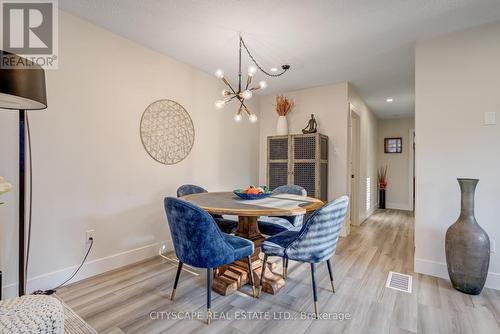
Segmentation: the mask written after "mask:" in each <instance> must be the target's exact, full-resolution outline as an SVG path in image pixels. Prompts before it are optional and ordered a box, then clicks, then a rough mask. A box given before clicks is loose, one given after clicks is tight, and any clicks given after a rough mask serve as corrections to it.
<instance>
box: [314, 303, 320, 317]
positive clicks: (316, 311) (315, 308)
mask: <svg viewBox="0 0 500 334" xmlns="http://www.w3.org/2000/svg"><path fill="white" fill-rule="evenodd" d="M314 313H316V319H318V318H319V305H318V302H314Z"/></svg>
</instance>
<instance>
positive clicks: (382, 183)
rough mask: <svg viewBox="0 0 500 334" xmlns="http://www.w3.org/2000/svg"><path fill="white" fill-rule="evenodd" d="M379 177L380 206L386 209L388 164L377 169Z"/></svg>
mask: <svg viewBox="0 0 500 334" xmlns="http://www.w3.org/2000/svg"><path fill="white" fill-rule="evenodd" d="M377 178H378V189H379V192H378V207H379V209H385V190H386V189H387V166H384V167H380V168H379V169H378V170H377Z"/></svg>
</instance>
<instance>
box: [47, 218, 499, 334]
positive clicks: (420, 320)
mask: <svg viewBox="0 0 500 334" xmlns="http://www.w3.org/2000/svg"><path fill="white" fill-rule="evenodd" d="M413 221H414V219H413V216H412V214H411V213H410V212H405V211H397V210H383V211H378V212H376V213H375V214H374V215H372V216H371V217H370V218H369V219H368V220H367V221H366V222H365V223H364V224H363V225H361V226H359V227H356V226H354V227H352V229H351V234H350V235H349V236H348V237H346V238H341V239H340V241H339V244H338V248H337V253H336V254H335V256H334V257H333V262H332V265H333V271H334V277H335V282H336V289H337V292H336V293H335V294H332V293H331V290H330V282H329V278H328V272H327V268H326V265H325V264H320V265H319V266H318V268H317V277H318V294H319V305H320V311H321V312H326V313H327V314H333V313H334V312H342V313H344V314H346V313H349V314H350V316H351V319H349V320H343V321H339V320H332V319H330V320H313V319H309V320H277V319H274V320H263V319H261V320H235V319H232V320H221V319H219V320H215V321H214V322H213V323H212V324H211V325H210V326H207V325H206V324H205V323H204V322H203V321H202V320H198V319H195V320H171V319H169V320H167V319H163V320H152V319H151V315H150V314H151V312H156V311H159V312H176V311H180V312H188V311H189V312H202V313H203V314H204V312H205V305H206V304H205V303H206V295H205V284H206V276H205V272H206V271H204V270H199V272H200V274H201V275H200V276H194V275H191V274H189V273H187V272H182V274H181V279H180V282H179V287H178V289H177V295H176V299H175V301H171V300H170V298H169V297H170V292H171V290H172V285H173V281H174V277H175V270H176V266H175V264H172V263H170V262H168V261H165V260H163V259H161V258H160V257H157V258H153V259H150V260H148V261H144V262H141V263H138V264H134V265H131V266H127V267H123V268H120V269H118V270H114V271H112V272H108V273H105V274H102V275H99V276H96V277H93V278H89V279H86V280H83V281H80V282H78V283H75V284H72V285H70V286H67V287H65V288H62V289H60V290H59V291H58V293H57V294H58V296H59V297H60V298H61V299H62V300H64V301H65V302H66V303H67V304H68V305H69V306H71V307H72V308H73V309H74V310H75V312H76V313H77V314H79V315H80V316H81V317H82V318H83V319H85V320H86V321H87V322H89V323H90V324H91V325H92V326H93V327H94V328H95V329H96V330H97V331H98V332H99V333H113V334H118V333H163V332H165V333H166V332H168V333H192V332H202V333H274V334H276V333H282V334H283V333H286V334H292V333H416V332H418V333H500V330H499V323H500V291H495V290H490V289H485V290H483V292H482V294H481V295H479V296H469V295H465V294H462V293H460V292H458V291H455V290H454V289H453V288H452V287H451V285H450V283H449V281H447V280H444V279H439V278H435V277H431V276H426V275H420V274H415V273H414V272H413V254H414V242H413V230H414V227H413ZM277 263H278V268H277V270H276V272H278V273H280V272H281V267H280V265H281V261H278V262H277ZM389 271H397V272H402V273H406V274H410V275H412V276H413V293H411V294H408V293H405V292H399V291H395V290H391V289H388V288H386V287H385V282H386V279H387V275H388V272H389ZM250 293H251V289H250V287H249V286H246V287H245V288H244V289H243V291H242V292H238V293H236V294H233V295H230V296H220V295H218V294H216V293H213V294H212V300H213V301H212V310H213V311H217V312H227V313H224V314H228V315H229V316H232V317H234V316H235V315H236V314H237V313H238V314H239V315H241V314H242V313H239V312H242V311H246V312H267V313H264V314H267V315H270V316H271V317H273V316H276V317H278V316H280V314H281V315H283V316H288V315H292V316H297V317H299V318H300V312H302V311H304V312H312V311H313V303H312V292H311V278H310V268H309V265H307V264H299V263H295V262H290V264H289V276H288V278H287V280H286V286H285V287H284V288H283V289H282V290H281V291H280V292H279V294H277V295H274V296H273V295H268V294H263V295H262V296H261V298H260V299H253V298H252V297H250ZM279 312H287V313H279ZM254 314H256V313H249V315H254ZM164 318H165V316H164Z"/></svg>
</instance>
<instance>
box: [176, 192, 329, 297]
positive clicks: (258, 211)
mask: <svg viewBox="0 0 500 334" xmlns="http://www.w3.org/2000/svg"><path fill="white" fill-rule="evenodd" d="M181 198H182V199H183V200H185V201H188V202H190V203H193V204H195V205H197V206H199V207H201V208H202V209H204V210H205V211H207V212H208V213H210V214H219V215H233V216H238V229H237V230H236V235H237V236H239V237H242V238H245V239H248V240H251V241H252V242H253V243H254V245H255V251H254V253H253V254H252V269H253V273H252V274H253V275H254V282H258V280H259V278H260V273H261V268H262V265H263V263H262V260H261V259H260V257H259V254H260V244H261V242H262V241H263V240H265V237H264V236H263V235H262V234H261V233H260V231H259V228H258V226H257V220H258V218H259V217H260V216H298V215H304V214H306V213H309V212H312V211H314V210H317V209H319V208H320V207H321V206H323V202H322V201H320V200H319V199H316V198H312V197H307V196H299V195H291V194H273V195H272V196H270V197H267V198H263V199H258V200H242V199H240V198H239V197H238V196H236V195H235V194H233V193H232V192H212V193H199V194H193V195H187V196H184V197H181ZM270 266H271V269H272V264H271V265H270ZM248 275H249V272H248V265H247V263H246V261H245V260H244V259H242V260H239V261H236V262H234V263H232V264H229V265H226V266H224V267H221V268H218V269H217V270H216V271H215V277H214V280H213V285H212V288H213V290H214V291H215V292H217V293H219V294H221V295H227V294H230V293H233V292H235V291H236V290H237V289H239V288H240V287H241V286H243V285H244V284H246V283H248V282H249V276H248ZM263 282H264V283H263V287H262V291H264V292H267V293H270V294H276V293H277V292H278V291H279V290H280V289H281V288H282V287H283V286H284V285H285V281H284V279H283V277H282V275H277V274H275V273H273V272H272V270H266V274H265V277H264V281H263Z"/></svg>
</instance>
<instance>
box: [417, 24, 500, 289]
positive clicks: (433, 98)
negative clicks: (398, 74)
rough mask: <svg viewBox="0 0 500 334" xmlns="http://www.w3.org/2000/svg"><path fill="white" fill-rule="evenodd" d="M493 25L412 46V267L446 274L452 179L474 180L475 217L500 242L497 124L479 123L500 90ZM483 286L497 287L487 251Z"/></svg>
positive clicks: (456, 206)
mask: <svg viewBox="0 0 500 334" xmlns="http://www.w3.org/2000/svg"><path fill="white" fill-rule="evenodd" d="M499 60H500V23H494V24H490V25H486V26H481V27H478V28H475V29H470V30H467V31H464V32H460V33H455V34H452V35H448V36H444V37H441V38H437V39H434V40H431V41H427V42H422V43H418V44H417V47H416V87H415V88H416V115H415V126H416V182H417V188H416V196H417V197H416V213H415V215H416V222H415V241H416V253H415V270H416V271H417V272H421V273H426V274H430V275H436V276H441V277H445V278H447V277H448V275H447V271H446V264H445V252H444V239H445V232H446V229H447V228H448V226H449V225H450V224H452V223H453V222H454V221H455V220H456V219H457V217H458V215H459V210H460V191H459V187H458V183H457V181H456V178H457V177H470V178H478V179H480V180H481V181H480V182H479V185H478V187H477V191H476V217H477V220H478V222H479V224H480V225H481V226H482V227H483V228H484V229H485V230H486V232H487V233H488V234H489V236H490V240H497V241H498V240H500V224H499V222H500V221H499V205H498V204H499V189H500V178H499V176H498V171H499V170H500V154H499V147H500V128H499V125H490V126H485V125H484V123H483V117H484V112H487V111H489V112H496V116H497V119H498V117H499V116H500V114H499V111H500V110H499V108H498V96H499V95H498V92H499V87H500V65H499V64H500V61H499ZM489 270H490V274H489V276H488V281H487V283H486V284H487V286H490V287H495V288H500V257H499V255H498V252H496V253H492V254H491V262H490V269H489Z"/></svg>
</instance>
